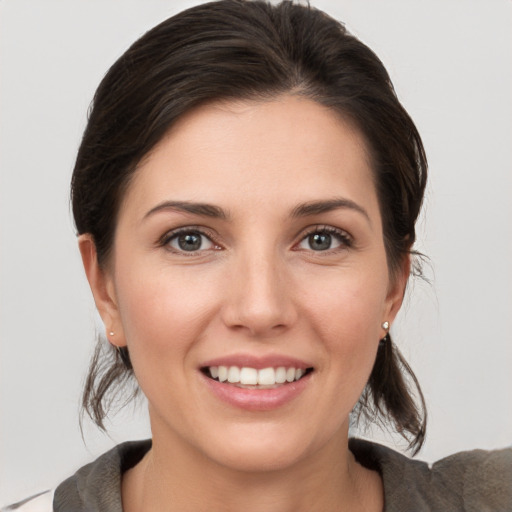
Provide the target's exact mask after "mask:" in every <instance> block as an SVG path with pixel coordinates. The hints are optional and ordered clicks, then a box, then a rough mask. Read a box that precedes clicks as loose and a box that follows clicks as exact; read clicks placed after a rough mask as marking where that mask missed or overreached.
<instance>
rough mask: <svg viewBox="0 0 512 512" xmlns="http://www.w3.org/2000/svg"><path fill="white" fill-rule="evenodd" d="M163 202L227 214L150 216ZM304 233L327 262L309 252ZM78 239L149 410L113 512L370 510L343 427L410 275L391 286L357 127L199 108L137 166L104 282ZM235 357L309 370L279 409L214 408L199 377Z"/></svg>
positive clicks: (256, 111)
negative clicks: (139, 452) (316, 208)
mask: <svg viewBox="0 0 512 512" xmlns="http://www.w3.org/2000/svg"><path fill="white" fill-rule="evenodd" d="M339 199H343V201H345V203H344V205H342V206H341V207H337V208H334V209H329V210H328V211H323V212H316V213H315V212H311V211H309V212H304V211H303V212H302V213H303V215H300V216H297V215H295V216H294V215H293V212H294V211H295V212H296V210H297V208H298V207H300V205H305V204H310V203H312V202H318V201H323V202H325V201H332V200H339ZM166 201H180V202H200V203H208V204H209V205H214V206H215V207H217V208H221V209H222V211H223V212H224V213H225V215H226V218H221V217H211V216H207V215H201V214H198V213H191V212H186V211H181V210H178V209H175V208H160V209H158V208H157V210H156V211H153V212H152V213H148V212H151V211H152V210H154V209H155V208H156V207H158V206H159V205H160V206H161V205H162V203H163V202H166ZM347 205H348V206H347ZM302 210H304V208H302ZM183 227H185V228H187V227H188V228H187V229H188V230H189V232H190V231H194V230H195V231H197V230H198V229H201V230H202V231H203V232H204V233H205V235H206V236H205V237H204V238H202V243H203V245H202V247H201V248H200V249H199V250H195V251H188V252H186V251H183V250H181V249H180V246H179V243H178V239H177V238H176V237H174V238H172V232H173V230H176V229H177V228H183ZM326 227H328V228H326ZM326 229H329V230H331V231H332V230H333V229H334V230H337V232H336V233H331V231H329V232H326V231H325V230H326ZM169 232H171V234H170V235H168V236H167V238H166V239H165V240H164V241H162V239H163V238H165V237H164V235H166V234H168V233H169ZM314 232H316V233H319V234H320V235H322V234H323V235H327V240H329V236H330V237H331V238H330V240H331V246H330V248H328V249H327V250H318V246H316V245H312V239H311V237H310V235H311V233H314ZM338 233H339V234H338ZM308 237H309V238H308ZM79 243H80V250H81V253H82V257H83V261H84V266H85V270H86V273H87V276H88V279H89V282H90V285H91V288H92V291H93V294H94V297H95V301H96V305H97V307H98V310H99V312H100V314H101V316H102V319H103V321H104V323H105V326H106V329H107V333H109V332H110V331H113V332H115V334H114V336H109V340H110V342H111V343H113V344H114V345H119V346H125V345H127V346H128V348H129V351H130V357H131V360H132V363H133V367H134V371H135V375H136V377H137V379H138V382H139V384H140V386H141V388H142V390H143V391H144V393H145V395H146V396H147V398H148V402H149V414H150V420H151V427H152V435H153V449H152V450H151V451H150V452H149V453H148V455H147V456H146V457H145V458H144V459H143V460H142V461H141V462H140V463H139V464H138V465H137V466H135V467H134V468H133V469H132V470H130V471H128V472H127V473H126V474H125V475H124V477H123V505H124V508H125V509H126V511H128V512H129V511H131V510H152V511H159V510H180V511H188V510H194V511H202V510H205V511H206V510H208V511H212V510H223V511H226V510H240V509H241V507H243V509H244V511H245V510H249V511H251V510H266V511H288V510H290V511H291V510H294V511H299V510H307V511H311V510H319V511H320V510H322V511H326V510H327V511H329V510H332V511H334V510H351V511H357V510H374V511H377V510H382V508H383V491H382V483H381V480H380V477H379V476H378V475H377V474H376V473H375V472H373V471H370V470H367V469H365V468H363V467H362V466H360V465H359V464H358V463H357V462H356V461H355V459H354V457H353V456H352V454H351V453H350V451H349V450H348V445H347V438H348V423H349V419H348V418H349V414H350V411H351V410H352V408H353V406H354V405H355V403H356V402H357V400H358V398H359V396H360V394H361V391H362V389H363V388H364V386H365V384H366V382H367V379H368V377H369V374H370V372H371V368H372V366H373V362H374V360H375V356H376V352H377V348H378V343H379V340H380V339H381V338H382V337H383V336H384V335H385V331H384V330H383V328H382V322H384V321H386V320H387V321H388V322H390V323H392V321H393V319H394V318H395V315H396V313H397V312H398V309H399V308H400V305H401V301H402V298H403V293H404V289H405V285H406V281H407V277H408V272H409V266H408V261H404V263H403V268H402V269H401V270H400V271H399V272H397V273H396V275H395V276H394V278H393V279H391V277H390V273H389V270H388V265H387V259H386V252H385V248H384V241H383V235H382V221H381V215H380V209H379V204H378V200H377V195H376V191H375V186H374V182H373V176H372V170H371V166H370V163H369V157H368V151H367V148H366V146H365V141H364V139H363V137H362V136H361V134H360V133H359V132H358V130H357V129H356V128H355V127H353V126H352V125H351V124H349V123H348V122H346V121H344V120H343V119H341V118H340V117H339V116H338V115H337V114H336V113H334V112H332V111H330V110H329V109H327V108H325V107H323V106H320V105H318V104H317V103H315V102H313V101H311V100H308V99H304V98H300V97H296V96H288V95H286V96H282V97H279V98H276V99H275V100H272V101H268V102H256V101H254V102H249V101H245V102H230V103H216V104H212V105H207V106H203V107H200V108H198V109H196V110H194V111H192V112H189V113H188V114H187V115H185V116H184V117H183V118H181V119H180V121H179V122H178V123H177V124H176V125H175V126H174V127H173V128H172V129H171V130H170V132H169V133H168V134H167V136H166V137H165V138H164V139H163V140H162V141H160V143H159V144H158V145H157V147H156V148H155V149H154V150H153V151H152V152H151V153H150V154H149V155H147V157H146V158H145V159H144V160H143V161H142V162H141V164H140V166H139V168H138V170H137V171H136V175H135V177H134V180H133V181H132V183H131V184H130V186H129V188H128V191H127V193H126V196H125V198H124V201H123V203H122V205H121V208H120V212H119V218H118V225H117V230H116V235H115V240H114V250H113V253H112V258H111V260H110V261H109V263H108V265H107V266H106V268H103V269H102V268H100V267H99V266H98V264H97V260H96V253H95V248H94V243H93V241H92V240H91V238H90V236H89V235H83V236H81V237H80V242H79ZM322 247H323V246H322ZM233 353H236V354H240V353H243V354H249V355H254V356H261V355H275V354H279V355H286V356H292V357H295V358H299V359H300V360H301V361H305V362H307V364H308V366H312V367H313V368H314V371H313V372H312V373H311V374H310V375H309V377H308V381H307V384H306V386H305V387H304V389H303V391H302V392H301V393H300V394H299V395H298V396H295V397H294V398H293V399H292V400H290V401H288V402H287V403H285V404H284V405H282V406H280V407H277V408H275V409H272V410H268V411H248V410H244V409H240V408H237V407H234V406H232V405H231V404H227V403H225V402H222V401H221V400H219V398H218V397H217V396H215V395H214V394H213V393H211V391H210V390H209V389H208V387H207V386H205V377H204V375H203V374H202V373H201V371H200V368H201V366H202V365H204V363H205V361H208V360H211V359H214V358H222V357H224V356H226V355H230V354H233ZM170 504H172V505H170Z"/></svg>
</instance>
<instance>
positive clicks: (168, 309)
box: [117, 264, 219, 364]
mask: <svg viewBox="0 0 512 512" xmlns="http://www.w3.org/2000/svg"><path fill="white" fill-rule="evenodd" d="M123 266H124V265H120V266H119V273H118V275H119V276H120V277H119V279H118V287H117V291H118V297H119V309H120V312H121V320H122V324H123V329H124V331H125V337H126V341H127V343H128V346H129V348H130V353H131V354H132V356H133V358H135V359H137V358H140V357H144V358H145V359H148V358H150V359H156V360H159V359H160V358H161V357H164V355H167V356H169V354H171V355H172V356H173V358H175V360H176V361H182V362H183V361H185V360H184V359H183V357H182V356H183V354H185V353H186V352H187V351H189V350H190V348H191V347H192V346H193V342H194V341H197V339H198V338H199V337H200V335H201V332H203V331H204V328H205V326H206V325H207V324H208V323H209V321H210V319H211V317H212V315H214V314H215V311H216V309H217V300H218V293H219V292H218V290H217V288H218V286H217V285H216V280H215V279H214V278H213V276H211V275H210V276H209V275H208V274H206V273H205V272H198V271H197V269H196V270H192V268H185V269H183V268H181V269H180V268H173V267H172V266H171V265H161V264H156V265H155V266H154V267H151V266H149V265H147V264H145V265H139V266H137V265H133V264H129V265H128V264H127V265H126V268H130V271H129V272H128V271H125V272H123ZM121 276H123V277H121ZM170 348H172V351H171V352H169V349H170ZM177 356H181V357H177ZM134 364H135V361H134Z"/></svg>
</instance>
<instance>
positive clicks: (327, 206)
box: [291, 198, 371, 224]
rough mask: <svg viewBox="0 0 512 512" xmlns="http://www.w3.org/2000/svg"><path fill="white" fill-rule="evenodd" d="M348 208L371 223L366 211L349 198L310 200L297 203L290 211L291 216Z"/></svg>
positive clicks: (303, 215) (304, 215) (305, 215)
mask: <svg viewBox="0 0 512 512" xmlns="http://www.w3.org/2000/svg"><path fill="white" fill-rule="evenodd" d="M339 209H348V210H353V211H355V212H358V213H360V214H361V215H363V216H364V217H365V218H366V220H367V221H368V222H369V223H370V224H371V220H370V216H369V215H368V212H367V211H366V210H365V209H364V208H363V207H362V206H360V205H358V204H357V203H355V202H354V201H352V200H350V199H345V198H335V199H328V200H324V201H311V202H308V203H303V204H299V205H298V206H296V207H295V208H294V209H293V211H292V215H291V216H292V217H293V218H297V217H307V216H309V215H318V214H320V213H326V212H331V211H333V210H339Z"/></svg>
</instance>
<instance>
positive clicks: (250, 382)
mask: <svg viewBox="0 0 512 512" xmlns="http://www.w3.org/2000/svg"><path fill="white" fill-rule="evenodd" d="M202 371H203V373H204V374H205V375H206V376H207V377H210V378H211V379H213V380H216V381H218V382H223V383H227V384H233V385H237V386H238V387H246V386H247V387H250V388H251V389H269V388H273V387H276V386H280V385H282V384H286V383H292V382H296V381H298V380H300V379H301V378H302V377H304V376H305V375H307V374H308V373H311V372H312V371H313V368H306V369H303V368H294V367H285V366H278V367H276V368H273V367H268V368H261V369H256V368H251V367H248V366H244V367H239V366H208V367H205V368H203V370H202Z"/></svg>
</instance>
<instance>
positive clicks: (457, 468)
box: [350, 439, 512, 512]
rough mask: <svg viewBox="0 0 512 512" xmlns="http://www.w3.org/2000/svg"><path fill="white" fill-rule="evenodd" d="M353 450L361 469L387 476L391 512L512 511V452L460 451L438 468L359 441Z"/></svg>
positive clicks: (439, 464) (443, 461) (388, 502)
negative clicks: (410, 511) (361, 466)
mask: <svg viewBox="0 0 512 512" xmlns="http://www.w3.org/2000/svg"><path fill="white" fill-rule="evenodd" d="M350 448H351V450H352V452H353V453H354V455H355V457H356V459H357V460H358V462H359V463H360V464H362V465H364V466H366V467H369V468H371V469H375V470H377V471H379V472H380V473H381V475H382V479H383V482H384V494H385V502H386V510H387V511H388V510H389V511H394V510H396V511H401V510H416V511H422V510H425V511H427V510H428V511H437V510H439V511H441V510H443V511H445V510H451V511H458V510H460V511H468V512H470V511H482V510H512V485H511V482H512V447H510V448H505V449H502V450H493V451H485V450H472V451H467V452H460V453H456V454H454V455H450V456H449V457H446V458H444V459H441V460H440V461H438V462H436V463H434V464H427V463H425V462H422V461H418V460H414V459H410V458H408V457H406V456H405V455H402V454H400V453H398V452H395V451H394V450H391V449H390V448H387V447H385V446H381V445H378V444H374V443H370V442H367V441H362V440H359V439H352V440H351V442H350ZM410 507H412V508H410Z"/></svg>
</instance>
